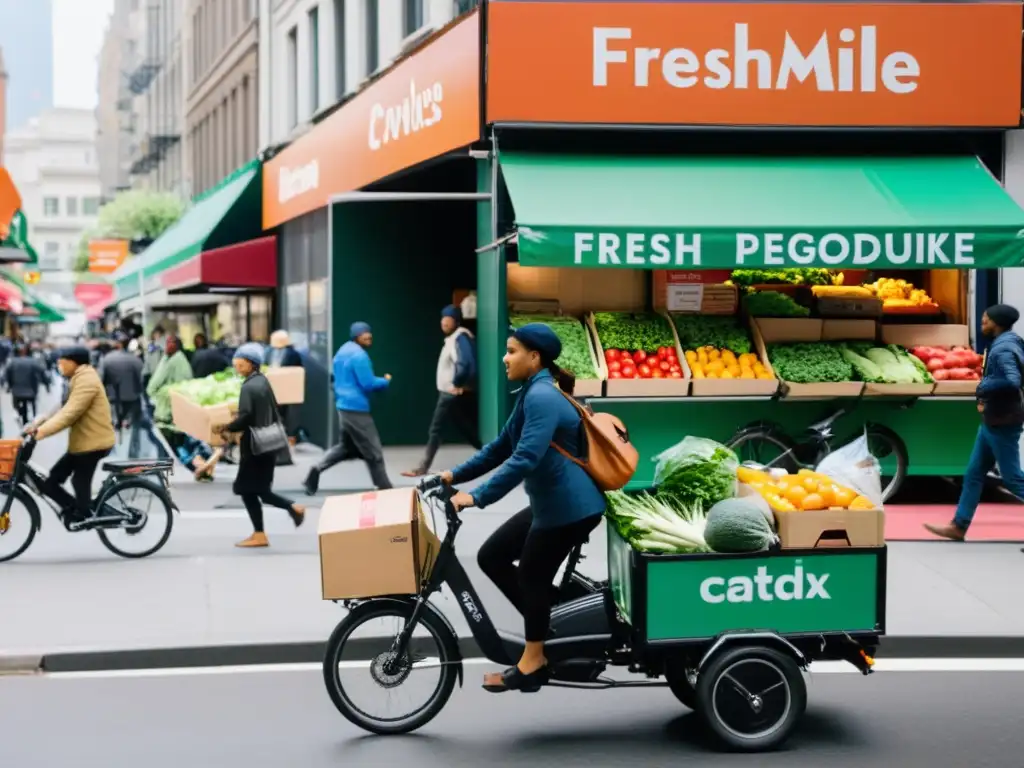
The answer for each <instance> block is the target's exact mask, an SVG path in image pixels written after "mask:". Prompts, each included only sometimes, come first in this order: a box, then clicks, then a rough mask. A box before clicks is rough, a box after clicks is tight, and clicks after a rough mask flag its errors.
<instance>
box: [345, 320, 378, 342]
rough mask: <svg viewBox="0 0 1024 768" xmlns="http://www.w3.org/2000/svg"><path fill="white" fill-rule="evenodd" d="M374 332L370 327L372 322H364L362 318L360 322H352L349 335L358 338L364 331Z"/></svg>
mask: <svg viewBox="0 0 1024 768" xmlns="http://www.w3.org/2000/svg"><path fill="white" fill-rule="evenodd" d="M372 332H373V331H372V330H371V329H370V324H369V323H364V322H363V321H361V320H360V321H359V322H356V323H352V325H351V326H350V327H349V329H348V336H349V338H350V339H358V338H359V337H360V336H362V335H363V334H364V333H372Z"/></svg>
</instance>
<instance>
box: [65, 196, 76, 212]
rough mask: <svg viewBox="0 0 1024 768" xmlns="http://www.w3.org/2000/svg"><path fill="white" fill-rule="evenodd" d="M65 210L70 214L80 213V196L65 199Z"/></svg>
mask: <svg viewBox="0 0 1024 768" xmlns="http://www.w3.org/2000/svg"><path fill="white" fill-rule="evenodd" d="M64 211H65V212H66V213H67V215H68V216H77V215H78V198H77V197H69V198H67V199H66V200H65V201H64Z"/></svg>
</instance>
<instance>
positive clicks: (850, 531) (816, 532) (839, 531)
mask: <svg viewBox="0 0 1024 768" xmlns="http://www.w3.org/2000/svg"><path fill="white" fill-rule="evenodd" d="M775 525H776V528H777V529H778V532H779V539H780V540H781V542H782V548H783V549H816V548H819V547H881V546H883V545H884V544H885V512H884V511H883V510H881V509H819V510H798V511H796V512H780V511H776V512H775Z"/></svg>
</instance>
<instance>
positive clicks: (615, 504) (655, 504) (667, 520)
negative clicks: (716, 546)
mask: <svg viewBox="0 0 1024 768" xmlns="http://www.w3.org/2000/svg"><path fill="white" fill-rule="evenodd" d="M605 497H606V498H607V500H608V509H607V510H606V511H605V517H606V518H607V519H608V522H609V523H610V524H611V525H612V526H614V528H615V530H617V531H618V532H619V534H620V535H621V536H622V538H624V539H625V540H626V541H628V542H629V543H630V545H631V546H632V547H633V549H635V550H637V551H639V552H650V553H658V554H685V553H693V552H708V551H709V549H708V545H707V543H706V542H705V541H704V525H705V522H706V518H705V516H704V512H703V509H702V508H701V506H700V505H699V504H694V505H691V506H684V505H677V504H669V503H667V502H666V501H665V500H663V499H661V498H660V497H659V496H657V495H655V494H650V493H647V492H643V493H636V494H629V493H625V492H624V491H610V492H608V493H606V494H605Z"/></svg>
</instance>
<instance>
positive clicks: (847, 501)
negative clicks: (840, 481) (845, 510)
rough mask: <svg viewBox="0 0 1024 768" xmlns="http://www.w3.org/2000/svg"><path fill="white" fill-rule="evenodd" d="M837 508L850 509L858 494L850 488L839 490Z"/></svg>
mask: <svg viewBox="0 0 1024 768" xmlns="http://www.w3.org/2000/svg"><path fill="white" fill-rule="evenodd" d="M835 493H836V506H839V507H849V506H850V505H851V504H852V503H853V500H854V499H855V498H856V494H854V492H853V491H851V490H850V489H849V488H839V489H838V490H837V491H836V492H835Z"/></svg>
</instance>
